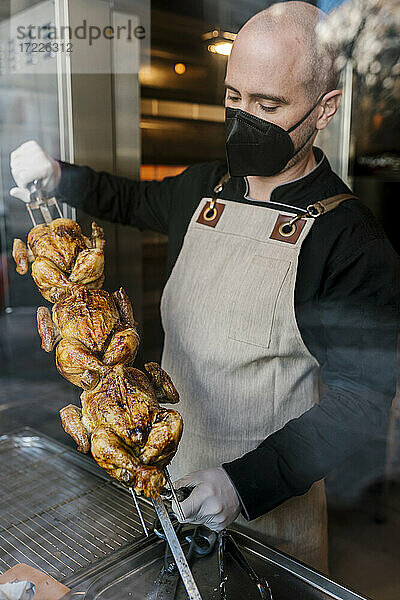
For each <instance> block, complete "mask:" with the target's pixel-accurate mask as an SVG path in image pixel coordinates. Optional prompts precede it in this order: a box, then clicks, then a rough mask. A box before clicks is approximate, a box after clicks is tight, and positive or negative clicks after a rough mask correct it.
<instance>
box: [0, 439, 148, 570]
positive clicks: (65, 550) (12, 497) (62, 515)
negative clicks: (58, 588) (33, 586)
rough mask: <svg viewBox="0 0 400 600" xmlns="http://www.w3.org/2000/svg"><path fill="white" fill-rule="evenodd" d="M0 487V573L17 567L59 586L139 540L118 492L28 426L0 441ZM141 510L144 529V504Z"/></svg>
mask: <svg viewBox="0 0 400 600" xmlns="http://www.w3.org/2000/svg"><path fill="white" fill-rule="evenodd" d="M0 481H1V484H0V573H2V572H4V571H6V570H7V569H9V568H10V567H12V566H13V565H15V564H17V563H20V562H23V563H27V564H29V565H32V566H33V567H36V568H39V569H41V570H43V571H45V572H46V573H48V574H49V575H51V576H52V577H54V578H55V579H57V580H58V581H64V580H65V579H68V578H71V576H75V575H76V574H77V573H80V572H83V571H87V570H88V569H89V568H90V567H92V566H93V565H94V564H97V563H99V564H100V563H102V562H103V561H104V560H105V559H107V558H109V557H110V556H111V555H113V556H114V555H116V556H120V557H123V556H126V555H129V554H131V553H132V551H133V547H132V545H133V544H134V545H135V546H136V544H138V543H140V542H141V540H143V531H142V528H141V525H140V522H139V519H138V517H137V515H136V512H135V510H134V506H133V504H132V500H131V497H130V495H129V494H128V492H126V491H125V490H124V488H122V487H121V486H119V485H118V484H117V483H115V482H113V481H112V480H111V479H110V478H108V476H107V475H106V474H105V473H104V472H103V471H101V469H100V468H99V467H98V466H97V465H96V463H95V462H94V461H93V460H92V459H90V458H89V457H86V456H83V455H81V454H79V453H78V452H76V451H74V450H71V449H70V448H67V447H65V446H63V445H62V444H60V443H58V442H56V441H54V440H52V439H50V438H48V437H46V436H44V435H43V434H41V433H38V432H36V431H34V430H32V429H30V428H24V429H22V430H19V431H17V432H13V433H10V434H8V435H3V436H1V437H0ZM141 508H142V510H143V513H144V516H145V520H146V522H147V524H148V525H149V526H151V524H152V522H153V520H154V512H153V510H152V508H151V506H150V505H149V504H148V503H145V502H141Z"/></svg>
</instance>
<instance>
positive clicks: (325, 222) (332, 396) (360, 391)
mask: <svg viewBox="0 0 400 600" xmlns="http://www.w3.org/2000/svg"><path fill="white" fill-rule="evenodd" d="M314 154H315V158H316V160H317V166H316V168H315V169H314V170H313V171H311V172H310V173H308V174H307V175H306V176H304V177H301V178H300V179H297V180H295V181H292V182H289V183H285V184H283V185H279V186H278V187H276V188H275V189H274V190H273V191H272V193H271V196H270V198H269V200H268V201H267V202H259V201H254V200H252V199H250V198H249V197H248V193H247V182H246V179H245V178H242V177H233V178H231V179H230V180H229V181H228V183H227V184H226V185H225V187H224V189H223V191H222V193H221V195H220V197H221V199H224V198H225V199H229V200H234V201H237V202H244V203H248V204H253V203H254V204H257V205H258V206H267V207H269V208H275V209H277V210H290V209H292V210H294V212H301V211H302V210H305V208H306V207H307V206H308V205H309V204H312V203H314V202H316V201H318V200H321V199H323V198H327V197H329V196H333V195H335V194H341V193H348V192H350V190H349V189H348V188H347V187H346V185H345V184H344V183H343V181H342V180H341V179H340V178H339V177H338V176H337V175H335V174H334V173H333V172H332V170H331V168H330V166H329V163H328V160H327V159H326V157H325V156H324V155H323V153H322V152H321V150H319V149H318V148H314ZM225 172H226V164H224V163H223V162H222V161H221V162H213V163H204V164H197V165H194V166H192V167H189V168H188V169H186V170H185V171H184V172H183V173H182V174H180V175H178V176H176V177H167V178H166V179H164V180H163V181H161V182H156V181H151V182H137V181H133V180H131V179H127V178H122V177H116V176H113V175H110V174H108V173H104V172H101V173H98V172H95V171H93V170H92V169H90V168H88V167H77V166H73V165H68V164H65V163H62V179H61V183H60V186H59V188H58V194H59V195H60V196H61V198H62V199H63V200H65V201H66V202H68V203H69V204H71V205H72V206H76V207H79V208H80V209H83V210H84V211H85V212H87V213H89V214H90V215H93V216H96V217H99V218H102V219H105V220H109V221H113V222H119V223H123V224H127V225H132V226H135V227H138V228H139V229H151V230H153V231H157V232H160V233H164V234H167V235H168V264H167V274H169V273H170V272H171V270H172V268H173V266H174V264H175V261H176V259H177V257H178V254H179V252H180V249H181V247H182V244H183V238H184V235H185V233H186V230H187V227H188V225H189V222H190V219H191V217H192V215H193V212H194V211H195V209H196V207H197V206H198V204H199V202H200V200H201V198H203V197H205V196H207V197H209V196H210V195H211V192H212V189H213V187H214V186H215V185H216V183H217V181H218V180H219V179H220V178H221V177H222V175H223V174H224V173H225ZM399 273H400V271H399V260H398V257H397V255H396V254H395V252H394V250H393V248H392V247H391V245H390V243H389V241H388V240H387V238H386V236H385V234H384V232H383V230H382V229H381V227H380V226H379V225H378V223H377V222H376V220H375V219H374V217H373V215H372V214H371V213H370V211H369V210H368V209H367V208H366V207H365V206H364V205H363V204H362V203H361V202H360V201H359V200H347V201H345V202H344V203H342V204H341V205H340V206H339V207H338V208H336V209H335V210H333V211H331V212H329V213H327V214H326V215H323V216H321V217H319V218H318V219H317V220H316V222H315V224H314V226H313V227H312V229H311V230H310V233H309V234H308V236H307V237H306V239H305V240H304V243H303V246H302V248H301V252H300V256H299V264H298V272H297V279H296V288H295V310H296V318H297V322H298V326H299V329H300V332H301V335H302V337H303V340H304V342H305V344H306V346H307V347H308V349H309V350H310V352H311V354H313V356H314V357H315V358H316V359H317V360H318V362H319V364H320V366H321V377H322V381H323V384H324V385H325V390H326V391H325V393H324V394H323V395H322V397H321V400H320V403H319V404H317V405H315V406H313V407H312V408H311V409H310V410H308V411H307V412H306V413H304V414H303V415H301V416H300V417H299V418H298V419H293V420H292V421H290V422H289V423H287V424H286V425H285V426H284V427H283V428H282V429H281V430H279V431H277V432H275V433H274V434H272V435H270V436H269V437H267V438H266V440H265V441H264V442H263V443H262V444H260V446H259V447H258V448H255V449H254V450H253V451H251V452H249V453H247V454H245V455H244V456H242V457H238V458H237V459H236V460H234V461H232V462H230V463H227V464H224V465H223V467H224V468H225V470H226V472H227V473H228V474H229V476H230V478H231V480H232V481H233V483H234V485H235V487H236V489H237V491H238V493H239V496H240V499H241V502H242V505H243V512H244V514H245V516H246V517H247V518H249V519H253V518H256V517H258V516H260V515H261V514H264V513H265V512H267V511H268V510H271V509H272V508H274V507H275V506H277V505H279V504H280V503H282V502H283V501H284V500H286V499H288V498H290V497H292V496H294V495H299V494H303V493H305V492H306V491H307V490H308V489H309V487H310V486H311V485H312V483H313V482H314V481H317V480H318V479H320V478H322V477H324V476H325V475H326V474H327V473H328V472H329V471H330V470H331V469H332V468H333V467H334V466H335V465H337V464H338V463H340V462H341V461H342V460H344V459H345V458H346V457H347V456H349V455H350V454H351V453H353V452H354V451H355V450H357V449H358V448H359V447H360V446H361V445H362V444H364V443H367V442H368V440H370V439H371V438H372V437H373V436H375V435H377V434H378V433H381V432H383V431H384V428H385V426H386V423H387V416H388V412H389V409H390V405H391V401H392V399H393V397H394V394H395V386H396V349H397V335H398V324H399V305H400V275H399ZM188 277H190V274H188Z"/></svg>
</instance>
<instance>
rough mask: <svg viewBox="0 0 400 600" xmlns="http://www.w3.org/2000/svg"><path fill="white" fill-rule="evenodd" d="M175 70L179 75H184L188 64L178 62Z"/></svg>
mask: <svg viewBox="0 0 400 600" xmlns="http://www.w3.org/2000/svg"><path fill="white" fill-rule="evenodd" d="M174 71H175V73H176V74H177V75H183V74H184V72H185V71H186V65H184V64H183V63H176V65H175V66H174Z"/></svg>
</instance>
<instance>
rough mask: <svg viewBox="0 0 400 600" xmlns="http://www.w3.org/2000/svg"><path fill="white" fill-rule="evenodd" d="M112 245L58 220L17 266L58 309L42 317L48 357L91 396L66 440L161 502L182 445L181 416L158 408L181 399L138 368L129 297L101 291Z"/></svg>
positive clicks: (65, 414) (32, 236)
mask: <svg viewBox="0 0 400 600" xmlns="http://www.w3.org/2000/svg"><path fill="white" fill-rule="evenodd" d="M104 244H105V242H104V235H103V230H102V229H101V228H100V227H98V226H97V225H96V224H95V223H93V225H92V238H91V239H90V240H89V239H88V238H86V237H85V236H83V235H82V233H81V230H80V228H79V225H78V224H77V223H75V222H74V221H71V220H70V219H57V220H56V221H53V222H52V223H51V224H50V225H49V226H48V225H39V226H37V227H34V228H33V229H32V230H31V231H30V233H29V235H28V245H27V247H26V246H25V244H24V243H23V242H22V241H21V240H15V241H14V249H13V256H14V259H15V261H16V263H17V271H18V272H19V273H21V274H25V273H27V271H28V268H29V264H30V263H32V276H33V278H34V280H35V282H36V284H37V285H38V287H39V289H40V291H41V293H42V295H43V296H44V297H45V298H46V299H48V300H50V301H52V302H55V304H54V306H53V309H52V312H51V313H50V311H49V309H48V308H46V307H44V306H42V307H39V309H38V312H37V324H38V331H39V334H40V336H41V338H42V348H43V349H44V350H46V352H51V351H52V350H53V348H54V347H56V365H57V368H58V370H59V372H60V373H61V374H62V375H63V376H64V377H65V378H66V379H68V381H70V382H71V383H73V384H75V385H77V386H79V387H81V388H82V389H83V390H84V391H83V393H82V395H81V405H82V408H79V407H78V406H74V405H69V406H67V407H65V408H63V409H62V410H61V411H60V415H61V421H62V424H63V427H64V429H65V431H66V432H67V433H69V434H70V435H71V436H72V437H73V438H74V440H75V441H76V443H77V444H78V450H79V451H80V452H84V453H87V452H89V450H90V451H91V453H92V456H93V457H94V458H95V460H96V461H97V463H98V464H99V465H100V466H101V467H102V468H104V469H105V470H106V471H107V472H108V473H109V474H110V475H111V476H112V477H114V478H116V479H118V480H119V481H121V482H122V483H124V484H126V485H129V486H133V487H134V489H135V491H136V492H138V493H143V494H144V495H146V496H157V495H158V494H159V492H160V490H161V488H162V487H163V486H164V485H165V483H166V481H165V477H164V474H163V472H162V468H163V467H164V466H166V465H167V464H168V463H169V462H170V460H171V459H172V457H173V456H174V454H175V452H176V450H177V447H178V444H179V440H180V437H181V435H182V418H181V416H180V415H179V413H178V412H177V411H175V410H173V409H167V408H161V407H160V405H159V402H161V403H163V402H166V403H173V404H174V403H176V402H178V401H179V395H178V393H177V391H176V389H175V387H174V385H173V383H172V381H171V379H170V378H169V376H168V374H167V373H166V372H165V371H164V370H163V369H161V367H160V366H159V365H158V364H157V363H147V364H146V365H145V369H146V372H147V374H144V373H143V372H142V371H139V370H138V369H135V368H134V367H133V366H132V364H133V361H134V359H135V357H136V353H137V350H138V346H139V341H140V340H139V335H138V332H137V329H136V326H137V323H136V322H135V320H134V317H133V310H132V305H131V303H130V300H129V298H128V296H127V294H126V292H125V291H124V290H123V288H120V289H119V290H118V291H117V292H114V293H113V294H109V293H108V292H106V291H104V290H101V289H98V288H100V287H101V285H102V282H103V279H104V274H103V271H104V256H103V248H104Z"/></svg>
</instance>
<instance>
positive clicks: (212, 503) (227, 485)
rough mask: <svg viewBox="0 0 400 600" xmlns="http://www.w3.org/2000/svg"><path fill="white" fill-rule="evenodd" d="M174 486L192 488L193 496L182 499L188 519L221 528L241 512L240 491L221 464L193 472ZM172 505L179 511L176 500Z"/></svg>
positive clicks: (188, 520)
mask: <svg viewBox="0 0 400 600" xmlns="http://www.w3.org/2000/svg"><path fill="white" fill-rule="evenodd" d="M174 487H175V488H176V489H179V488H180V487H191V488H193V491H192V493H191V494H190V496H189V497H188V498H187V499H186V500H184V501H183V502H181V503H180V504H181V507H182V510H183V513H184V515H185V522H187V523H192V524H194V525H207V527H209V528H210V529H212V530H213V531H222V529H225V527H228V525H230V524H231V523H232V521H234V520H235V519H236V517H237V516H238V514H239V513H240V502H239V498H238V495H237V493H236V490H235V488H234V486H233V484H232V482H231V480H230V479H229V477H228V475H227V474H226V472H225V471H224V469H223V468H222V467H216V468H213V469H206V470H205V471H196V472H195V473H190V474H189V475H186V476H185V477H182V479H179V480H178V481H176V482H175V483H174ZM172 509H173V511H174V512H175V514H178V513H177V507H176V505H175V504H174V503H173V504H172Z"/></svg>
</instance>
